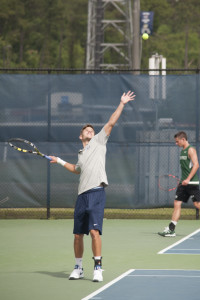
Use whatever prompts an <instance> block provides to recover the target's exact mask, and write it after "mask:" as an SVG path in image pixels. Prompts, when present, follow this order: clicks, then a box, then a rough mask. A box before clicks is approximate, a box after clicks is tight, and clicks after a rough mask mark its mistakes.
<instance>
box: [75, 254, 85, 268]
mask: <svg viewBox="0 0 200 300" xmlns="http://www.w3.org/2000/svg"><path fill="white" fill-rule="evenodd" d="M75 261H76V265H78V266H79V268H80V269H81V268H82V261H83V259H82V257H81V258H75Z"/></svg>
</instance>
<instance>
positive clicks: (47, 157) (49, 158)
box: [44, 155, 52, 160]
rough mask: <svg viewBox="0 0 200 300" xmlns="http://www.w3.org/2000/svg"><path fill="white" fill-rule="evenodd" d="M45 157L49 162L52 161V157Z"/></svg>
mask: <svg viewBox="0 0 200 300" xmlns="http://www.w3.org/2000/svg"><path fill="white" fill-rule="evenodd" d="M44 157H45V158H46V159H48V160H52V159H51V157H49V156H47V155H45V156H44Z"/></svg>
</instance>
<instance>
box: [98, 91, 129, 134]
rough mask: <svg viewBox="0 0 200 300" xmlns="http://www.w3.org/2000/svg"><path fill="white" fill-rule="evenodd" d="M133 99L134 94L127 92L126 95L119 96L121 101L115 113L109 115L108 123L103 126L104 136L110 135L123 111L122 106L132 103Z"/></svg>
mask: <svg viewBox="0 0 200 300" xmlns="http://www.w3.org/2000/svg"><path fill="white" fill-rule="evenodd" d="M134 99H135V94H134V92H131V91H129V92H128V93H123V95H122V96H121V101H120V104H119V106H118V107H117V109H116V110H115V112H114V113H113V114H112V115H111V117H110V119H109V121H108V123H106V125H105V126H104V129H105V132H106V135H107V136H108V135H110V133H111V131H112V129H113V127H114V126H115V124H116V122H117V120H118V119H119V117H120V115H121V113H122V111H123V109H124V105H125V104H126V103H128V102H129V101H133V100H134Z"/></svg>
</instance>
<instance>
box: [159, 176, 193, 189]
mask: <svg viewBox="0 0 200 300" xmlns="http://www.w3.org/2000/svg"><path fill="white" fill-rule="evenodd" d="M179 183H180V179H179V178H178V177H176V176H174V175H172V174H168V175H161V176H160V177H159V179H158V186H159V188H160V189H161V190H163V191H167V192H170V191H173V190H176V188H177V186H178V185H179ZM188 184H189V185H199V181H190V182H189V183H188Z"/></svg>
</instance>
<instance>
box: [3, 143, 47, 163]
mask: <svg viewBox="0 0 200 300" xmlns="http://www.w3.org/2000/svg"><path fill="white" fill-rule="evenodd" d="M8 144H9V145H10V146H11V147H12V148H14V149H15V150H18V151H20V152H23V153H32V154H36V155H39V156H41V157H44V158H46V159H48V160H52V159H51V157H49V156H47V155H45V154H43V153H41V152H40V151H39V150H38V148H37V147H36V146H35V145H34V144H33V143H31V142H29V141H27V140H24V139H19V138H13V139H10V140H8Z"/></svg>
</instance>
